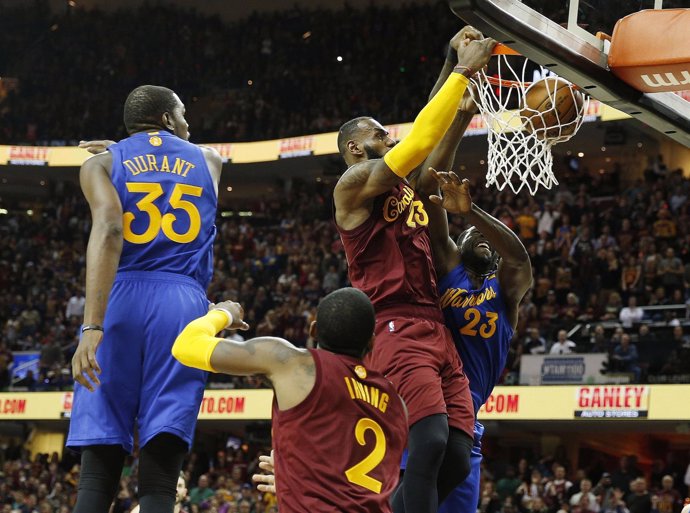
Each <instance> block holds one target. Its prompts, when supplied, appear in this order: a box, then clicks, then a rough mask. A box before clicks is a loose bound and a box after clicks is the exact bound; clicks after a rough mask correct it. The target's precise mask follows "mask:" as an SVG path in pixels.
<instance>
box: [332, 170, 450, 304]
mask: <svg viewBox="0 0 690 513" xmlns="http://www.w3.org/2000/svg"><path fill="white" fill-rule="evenodd" d="M428 224H429V216H428V215H427V213H426V211H425V210H424V206H423V205H422V202H421V200H420V199H419V197H418V196H417V195H416V193H415V192H414V190H412V188H411V187H410V186H408V185H406V184H405V183H400V184H398V185H396V186H395V187H394V188H393V189H391V190H390V191H389V192H387V193H385V194H382V195H380V196H378V197H377V198H376V199H375V200H374V206H373V208H372V212H371V215H370V216H369V218H368V219H367V220H366V221H364V223H362V224H361V225H360V226H358V227H357V228H354V229H352V230H343V229H342V228H340V227H338V231H339V232H340V238H341V239H342V241H343V246H344V247H345V255H346V256H347V263H348V267H349V269H348V273H349V276H350V282H351V283H352V286H353V287H356V288H358V289H360V290H362V291H363V292H364V293H365V294H366V295H367V296H369V299H371V302H372V303H373V304H374V308H375V309H376V311H377V312H381V311H383V310H384V309H386V308H387V307H389V306H399V305H401V304H404V305H407V304H411V305H417V306H425V307H432V308H434V309H437V308H438V294H437V292H436V273H435V271H434V268H433V261H432V258H431V243H430V241H429V230H428V228H427V225H428ZM439 317H440V316H439Z"/></svg>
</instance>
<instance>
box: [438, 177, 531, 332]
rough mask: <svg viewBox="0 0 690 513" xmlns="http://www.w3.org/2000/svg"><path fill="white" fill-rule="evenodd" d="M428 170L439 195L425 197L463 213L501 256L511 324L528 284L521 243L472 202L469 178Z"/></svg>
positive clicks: (526, 261) (528, 268) (500, 278)
mask: <svg viewBox="0 0 690 513" xmlns="http://www.w3.org/2000/svg"><path fill="white" fill-rule="evenodd" d="M431 173H432V174H433V176H435V177H436V179H437V180H438V182H439V184H440V188H441V193H442V196H440V195H436V196H431V197H430V198H429V199H430V200H431V201H432V202H434V203H436V204H437V205H440V206H442V207H443V208H445V209H446V210H448V212H452V213H456V214H460V215H462V216H464V217H465V219H467V221H468V222H469V223H470V224H472V225H473V226H475V227H476V228H477V229H478V230H479V231H480V232H481V233H482V235H484V237H486V238H487V240H488V241H489V244H490V245H491V247H493V248H494V249H495V250H496V252H497V253H498V254H499V256H500V257H501V262H500V264H499V267H498V282H499V284H500V285H501V289H502V290H503V293H504V296H505V299H506V303H507V304H506V307H507V309H508V315H509V317H510V322H511V324H512V325H513V328H515V326H516V325H517V309H518V306H519V304H520V301H522V298H523V296H524V295H525V293H526V292H527V290H528V289H529V288H530V286H531V285H532V265H531V263H530V259H529V254H528V253H527V250H526V249H525V246H524V245H523V244H522V241H520V239H519V238H518V236H517V235H516V234H515V232H513V231H512V230H511V229H510V228H508V227H507V226H506V225H505V224H503V223H502V222H501V221H499V220H498V219H496V218H495V217H493V216H491V215H490V214H488V213H487V212H484V211H483V210H482V209H481V208H479V207H478V206H477V205H475V204H474V203H473V202H472V197H471V196H470V184H469V181H467V180H462V181H461V180H460V178H459V177H458V175H456V174H455V173H453V172H450V173H445V172H440V173H439V172H436V171H434V170H432V171H431Z"/></svg>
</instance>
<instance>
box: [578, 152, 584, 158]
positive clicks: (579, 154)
mask: <svg viewBox="0 0 690 513" xmlns="http://www.w3.org/2000/svg"><path fill="white" fill-rule="evenodd" d="M577 156H578V157H580V158H582V157H584V156H585V154H584V153H583V152H580V153H578V154H577Z"/></svg>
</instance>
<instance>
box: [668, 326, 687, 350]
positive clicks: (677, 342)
mask: <svg viewBox="0 0 690 513" xmlns="http://www.w3.org/2000/svg"><path fill="white" fill-rule="evenodd" d="M672 340H673V343H672V344H671V346H672V347H673V349H677V350H680V349H689V348H690V335H684V334H683V327H682V326H674V327H673V337H672Z"/></svg>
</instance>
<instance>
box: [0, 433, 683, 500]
mask: <svg viewBox="0 0 690 513" xmlns="http://www.w3.org/2000/svg"><path fill="white" fill-rule="evenodd" d="M236 440H237V441H238V442H239V444H238V445H232V446H229V447H223V448H221V449H219V450H210V451H208V450H205V448H204V443H203V442H200V443H198V444H197V445H196V446H195V447H194V450H193V451H192V452H191V453H190V454H189V455H188V457H187V460H186V462H185V464H184V465H183V473H184V477H185V480H186V484H187V496H186V498H185V499H184V500H183V502H182V512H183V513H200V512H207V513H277V511H278V510H277V504H276V497H275V495H273V494H271V493H261V492H259V491H257V490H256V488H255V487H254V486H253V485H252V484H250V483H251V482H250V479H251V475H252V474H254V473H257V472H258V473H260V472H261V471H260V470H259V469H258V458H259V456H260V455H261V454H267V451H268V450H269V449H268V448H267V447H263V446H261V445H256V446H253V445H251V444H248V443H245V442H243V441H242V440H240V439H236ZM489 441H490V442H492V441H491V440H489ZM206 442H208V441H206ZM206 445H208V446H209V447H213V444H208V443H207V444H206ZM491 445H492V443H490V444H489V446H490V447H491ZM487 452H488V454H487V455H486V456H485V459H484V461H483V462H482V468H481V495H480V501H479V504H478V505H477V513H680V509H681V507H682V504H683V498H684V497H685V496H686V495H687V493H688V486H690V465H688V462H687V461H686V460H685V459H683V455H682V454H680V453H678V452H670V451H669V452H666V453H663V452H662V453H661V455H662V456H664V457H662V458H659V459H656V460H654V461H653V463H652V464H651V465H647V466H646V467H645V468H644V472H643V469H642V468H641V467H640V465H638V463H637V457H636V456H624V457H622V458H621V459H620V461H619V463H618V464H616V463H615V460H611V459H608V460H607V459H604V458H603V457H602V456H591V457H589V458H585V459H583V458H582V457H581V458H580V462H579V463H580V464H579V468H572V467H571V465H570V464H569V463H568V462H567V461H566V460H565V459H564V458H554V457H553V456H543V457H529V454H530V451H528V450H520V451H516V454H522V455H524V456H526V457H524V456H518V457H515V458H513V457H511V456H509V455H508V454H507V453H505V451H503V452H502V453H501V454H500V455H497V456H496V457H493V456H492V455H491V453H492V452H494V451H491V450H489V451H487ZM582 454H584V452H583V453H582ZM0 468H1V469H2V472H1V473H0V511H2V513H34V512H37V513H70V511H72V508H73V506H74V503H75V500H76V490H77V485H78V482H79V459H78V455H77V454H76V453H72V452H71V451H69V450H65V452H64V453H63V455H62V459H60V457H59V456H58V454H57V453H53V454H52V455H48V454H36V455H33V457H32V455H30V454H29V452H28V451H27V450H25V449H23V448H21V447H20V446H19V445H16V444H15V443H10V444H9V445H5V446H3V448H2V450H0ZM137 475H138V458H137V453H136V451H135V453H134V454H133V455H132V456H129V457H128V458H127V459H126V461H125V466H124V471H123V475H122V478H121V481H120V488H119V492H118V494H117V498H116V500H115V503H114V507H113V509H112V513H128V512H129V511H131V510H132V508H134V507H135V506H136V505H137V494H136V490H137Z"/></svg>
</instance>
